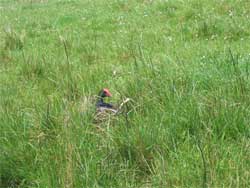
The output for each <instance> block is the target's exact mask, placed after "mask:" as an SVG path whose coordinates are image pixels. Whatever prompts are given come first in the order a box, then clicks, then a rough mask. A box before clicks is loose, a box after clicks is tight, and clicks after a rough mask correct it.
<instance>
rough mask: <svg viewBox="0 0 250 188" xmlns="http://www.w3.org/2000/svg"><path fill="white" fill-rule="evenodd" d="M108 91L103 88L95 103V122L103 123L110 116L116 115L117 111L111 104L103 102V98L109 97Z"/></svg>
mask: <svg viewBox="0 0 250 188" xmlns="http://www.w3.org/2000/svg"><path fill="white" fill-rule="evenodd" d="M111 96H112V94H111V93H110V91H109V89H107V88H103V89H102V90H101V91H100V92H99V94H98V99H97V102H96V114H95V118H94V120H95V122H103V121H105V119H109V118H110V115H116V114H117V112H118V110H117V109H116V107H115V106H114V105H113V104H110V103H106V102H104V98H106V97H111Z"/></svg>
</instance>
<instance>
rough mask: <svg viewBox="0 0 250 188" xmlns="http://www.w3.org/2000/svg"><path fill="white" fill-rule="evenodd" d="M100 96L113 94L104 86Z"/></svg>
mask: <svg viewBox="0 0 250 188" xmlns="http://www.w3.org/2000/svg"><path fill="white" fill-rule="evenodd" d="M99 96H100V97H111V96H112V94H111V93H110V91H109V90H108V89H107V88H104V89H102V90H101V91H100V93H99Z"/></svg>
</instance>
